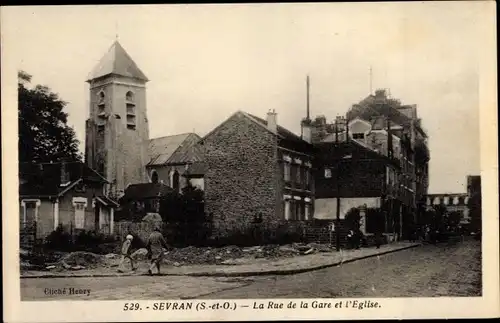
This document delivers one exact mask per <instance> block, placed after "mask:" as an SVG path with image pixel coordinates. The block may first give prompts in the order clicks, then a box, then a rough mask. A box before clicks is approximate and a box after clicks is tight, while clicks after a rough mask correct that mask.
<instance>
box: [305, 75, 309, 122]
mask: <svg viewBox="0 0 500 323" xmlns="http://www.w3.org/2000/svg"><path fill="white" fill-rule="evenodd" d="M306 86H307V114H306V119H307V121H309V119H310V114H309V87H310V83H309V75H307V79H306Z"/></svg>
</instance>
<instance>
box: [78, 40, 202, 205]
mask: <svg viewBox="0 0 500 323" xmlns="http://www.w3.org/2000/svg"><path fill="white" fill-rule="evenodd" d="M148 81H149V80H148V78H147V77H146V75H145V74H144V72H143V71H141V69H140V68H139V67H138V66H137V64H136V63H135V62H134V61H133V59H132V58H131V57H130V55H129V54H128V53H127V52H126V51H125V49H124V48H123V47H122V46H121V44H120V43H119V42H118V41H115V42H114V43H113V45H112V46H111V47H110V49H109V51H108V52H107V53H106V54H105V55H104V57H103V58H102V59H101V60H100V61H99V63H98V64H97V66H96V67H95V68H94V69H93V70H92V72H91V73H90V75H89V77H88V80H87V82H88V83H89V85H90V88H89V92H90V93H89V94H90V106H89V118H88V120H87V121H86V138H85V139H86V140H85V163H86V164H87V165H88V166H89V167H90V168H92V169H95V170H97V172H98V173H100V174H102V175H103V176H104V177H105V178H106V179H107V180H108V181H109V182H110V184H109V185H108V192H107V193H108V194H109V195H110V196H112V197H115V198H120V197H122V196H123V195H124V193H125V190H126V188H127V187H128V186H129V185H132V184H146V183H151V182H152V183H164V184H165V185H168V186H170V187H172V188H173V189H175V190H178V191H180V190H181V189H182V187H184V186H185V185H187V183H188V181H189V180H190V179H191V178H192V176H189V173H190V172H189V171H188V170H189V169H190V167H191V165H193V164H195V166H196V167H195V168H197V169H199V168H200V166H199V163H201V162H202V157H201V154H200V152H199V151H198V150H197V148H196V142H197V141H198V140H199V139H200V137H199V136H198V135H196V134H194V133H189V134H180V135H174V136H165V137H161V138H155V139H150V138H149V122H148V116H147V103H146V83H147V82H148ZM193 181H194V182H195V185H197V186H199V187H200V188H203V180H202V179H200V178H193Z"/></svg>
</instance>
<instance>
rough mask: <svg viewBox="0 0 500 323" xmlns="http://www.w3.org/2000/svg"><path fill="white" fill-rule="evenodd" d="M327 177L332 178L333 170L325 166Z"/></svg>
mask: <svg viewBox="0 0 500 323" xmlns="http://www.w3.org/2000/svg"><path fill="white" fill-rule="evenodd" d="M325 178H332V170H331V169H330V168H325Z"/></svg>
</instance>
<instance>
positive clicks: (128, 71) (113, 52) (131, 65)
mask: <svg viewBox="0 0 500 323" xmlns="http://www.w3.org/2000/svg"><path fill="white" fill-rule="evenodd" d="M110 74H115V75H121V76H126V77H132V78H136V79H139V80H143V81H148V78H147V77H146V75H144V73H143V72H142V71H141V70H140V69H139V67H138V66H137V64H136V63H135V62H134V61H133V60H132V58H131V57H130V55H129V54H128V53H127V52H126V51H125V49H123V47H122V45H120V43H119V42H118V41H115V42H114V43H113V45H111V47H110V49H109V50H108V52H107V53H106V54H105V55H104V56H103V58H101V60H100V61H99V63H98V64H97V66H96V67H94V69H93V70H92V72H91V73H90V75H89V77H88V80H89V81H90V80H94V79H97V78H100V77H103V76H106V75H110Z"/></svg>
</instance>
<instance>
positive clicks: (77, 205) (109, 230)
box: [19, 162, 118, 239]
mask: <svg viewBox="0 0 500 323" xmlns="http://www.w3.org/2000/svg"><path fill="white" fill-rule="evenodd" d="M19 179H20V183H19V214H20V217H19V220H20V226H21V229H22V228H23V227H26V226H31V225H33V224H36V238H37V239H42V238H44V237H46V236H47V235H48V234H50V233H51V232H52V231H53V230H55V229H56V228H57V227H58V226H59V225H61V226H62V227H63V228H64V229H65V230H66V231H68V232H72V233H78V232H79V231H82V230H91V231H97V232H100V233H104V234H113V226H114V219H113V218H114V209H115V208H116V207H118V203H117V202H116V201H114V200H112V199H111V198H109V197H108V196H107V194H106V191H105V186H106V184H107V183H108V181H107V180H106V179H105V178H104V177H102V176H101V175H99V174H98V173H97V172H95V171H94V170H92V169H91V168H89V167H88V166H86V165H85V164H84V163H81V162H61V163H21V164H20V165H19Z"/></svg>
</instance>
